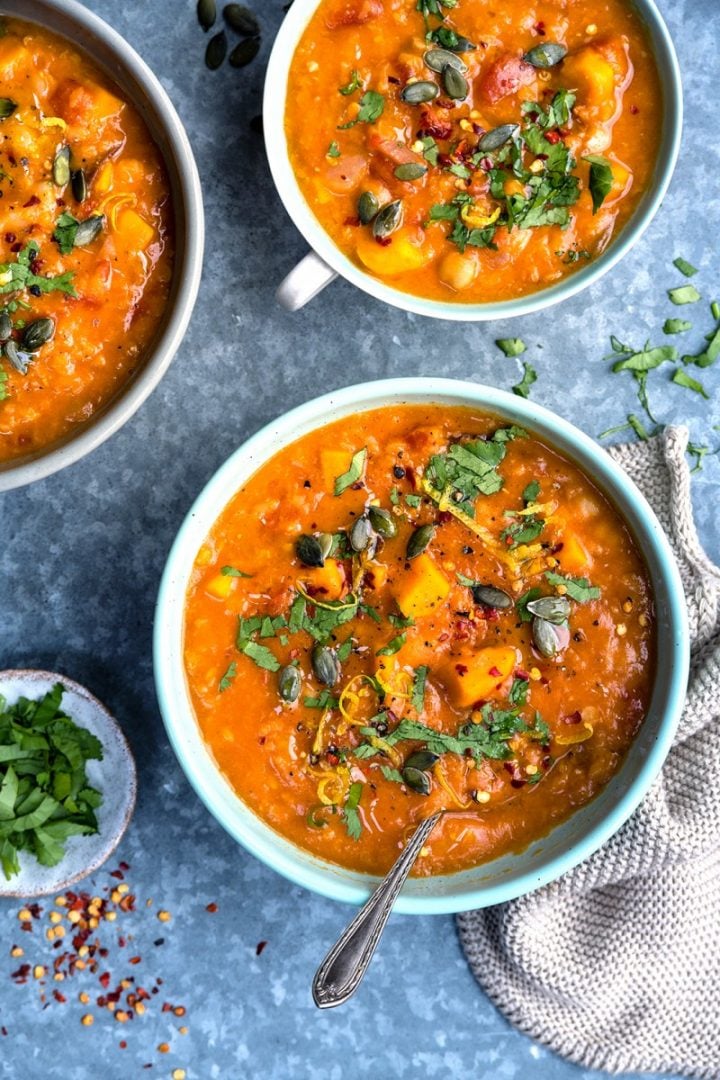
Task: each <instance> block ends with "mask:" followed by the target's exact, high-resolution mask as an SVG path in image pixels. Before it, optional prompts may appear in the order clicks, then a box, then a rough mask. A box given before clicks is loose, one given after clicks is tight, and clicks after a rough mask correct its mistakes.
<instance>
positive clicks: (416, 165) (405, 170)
mask: <svg viewBox="0 0 720 1080" xmlns="http://www.w3.org/2000/svg"><path fill="white" fill-rule="evenodd" d="M393 172H394V174H395V176H397V178H398V180H419V179H420V177H421V176H424V175H425V173H426V172H427V165H421V164H420V162H419V161H408V162H406V163H405V164H404V165H398V166H397V167H396V168H395V169H394V170H393Z"/></svg>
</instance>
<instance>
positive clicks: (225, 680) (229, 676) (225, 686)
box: [218, 660, 237, 694]
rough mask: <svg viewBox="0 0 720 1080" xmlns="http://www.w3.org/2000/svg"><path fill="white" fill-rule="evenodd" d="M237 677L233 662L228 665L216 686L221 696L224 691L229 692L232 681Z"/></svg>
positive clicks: (235, 666)
mask: <svg viewBox="0 0 720 1080" xmlns="http://www.w3.org/2000/svg"><path fill="white" fill-rule="evenodd" d="M236 675H237V663H236V662H235V661H234V660H233V661H232V663H231V664H230V665H229V667H228V669H227V671H226V672H225V674H224V675H223V677H222V679H221V680H220V683H219V685H218V690H219V691H220V693H221V694H224V693H225V691H226V690H229V689H230V687H231V686H232V683H233V679H234V678H235V676H236Z"/></svg>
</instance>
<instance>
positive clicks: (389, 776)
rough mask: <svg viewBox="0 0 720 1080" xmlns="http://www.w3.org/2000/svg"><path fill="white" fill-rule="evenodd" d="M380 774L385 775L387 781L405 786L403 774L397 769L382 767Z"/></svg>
mask: <svg viewBox="0 0 720 1080" xmlns="http://www.w3.org/2000/svg"><path fill="white" fill-rule="evenodd" d="M380 772H381V773H382V774H383V776H384V777H385V779H386V780H391V781H392V782H393V783H395V784H404V783H405V781H404V780H403V777H402V773H400V772H398V770H397V769H393V768H392V766H391V765H381V766H380Z"/></svg>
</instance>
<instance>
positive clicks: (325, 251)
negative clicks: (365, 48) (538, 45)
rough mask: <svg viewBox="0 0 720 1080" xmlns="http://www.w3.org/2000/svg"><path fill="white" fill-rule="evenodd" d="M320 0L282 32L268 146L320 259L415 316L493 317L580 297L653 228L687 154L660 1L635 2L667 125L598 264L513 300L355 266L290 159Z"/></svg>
mask: <svg viewBox="0 0 720 1080" xmlns="http://www.w3.org/2000/svg"><path fill="white" fill-rule="evenodd" d="M320 2H321V0H295V2H294V4H293V6H292V7H291V8H290V11H289V12H288V13H287V15H286V16H285V19H284V21H283V23H282V25H281V27H280V30H279V31H278V35H277V37H276V39H275V43H274V45H273V48H272V51H271V53H270V59H269V62H268V67H267V73H266V77H265V87H264V93H263V129H264V138H265V148H266V152H267V157H268V163H269V165H270V172H271V174H272V178H273V181H274V183H275V187H276V189H277V192H278V194H279V196H280V199H281V201H282V203H283V205H284V207H285V210H286V211H287V213H288V215H289V216H290V219H291V220H292V222H293V224H294V225H295V227H296V229H298V230H299V232H300V233H301V234H302V235H303V236H304V238H305V240H306V241H307V242H308V244H309V245H310V248H311V251H313V252H315V253H316V255H318V256H319V257H320V258H321V260H323V261H324V262H325V263H327V264H328V266H330V267H331V268H332V269H333V270H334V271H335V272H336V274H339V275H340V276H341V277H343V278H345V279H346V280H347V281H350V282H351V283H352V284H353V285H356V286H357V287H358V288H359V289H362V290H363V292H366V293H368V294H369V295H370V296H373V297H374V298H375V299H376V300H383V301H384V302H385V303H387V304H390V305H391V306H392V307H397V308H400V309H401V310H403V311H408V312H413V313H414V314H416V315H426V316H429V317H431V318H438V319H449V320H452V321H455V322H487V321H491V320H495V319H508V318H514V317H516V316H519V315H528V314H530V313H532V312H537V311H542V310H545V309H546V308H549V307H552V305H554V304H557V303H560V302H561V301H563V300H567V299H569V298H570V297H571V296H575V295H576V294H577V293H579V292H581V291H582V290H583V289H585V288H588V287H589V286H590V285H593V284H594V283H595V282H596V281H598V280H599V279H600V278H601V277H603V276H604V275H605V274H606V273H607V272H608V271H610V270H611V269H612V268H613V267H614V266H615V265H616V264H617V263H618V262H619V261H620V260H621V259H622V258H623V257H624V256H625V255H626V254H627V253H628V252H629V251H630V249H631V248H632V247H634V245H635V244H636V243H637V241H638V240H639V239H640V237H641V236H642V235H643V233H644V232H645V230H646V229H647V228H648V226H649V225H650V223H651V221H652V220H653V218H654V217H655V215H656V213H657V211H658V210H659V209H660V206H661V204H662V201H663V199H664V197H665V195H666V193H667V189H668V187H669V185H670V181H671V179H672V176H673V173H674V170H675V165H676V163H677V158H678V154H679V151H680V142H681V138H682V122H683V97H682V81H681V75H680V65H679V62H678V58H677V53H676V51H675V46H674V44H673V40H672V37H671V35H670V31H669V30H668V28H667V25H666V23H665V20H664V19H663V17H662V15H661V13H660V11H659V9H658V7H657V5H656V3H655V0H631V3H632V6H633V7H634V8H635V10H636V12H637V14H638V16H639V18H640V20H641V21H642V23H643V25H644V26H645V29H646V30H647V32H648V34H649V36H650V39H651V47H652V52H653V55H654V57H655V60H656V63H657V67H658V70H659V72H660V79H661V87H662V93H663V128H662V133H661V139H660V147H659V150H658V157H657V161H656V163H655V172H654V176H653V180H652V182H651V184H650V186H649V187H648V189H647V191H646V192H645V194H644V195H643V197H642V199H641V201H640V203H639V204H638V206H637V207H636V208H635V210H634V212H633V214H632V216H631V218H630V219H629V220H628V221H627V222H626V223H625V224H624V225H623V227H622V229H621V230H620V232H619V233H618V235H617V237H615V238H613V239H612V241H611V243H610V244H609V245H608V247H607V248H606V249H605V251H603V252H602V253H601V254H600V255H599V256H598V257H597V258H596V259H595V260H593V262H592V263H590V264H588V265H587V266H584V267H582V268H581V269H579V270H577V271H576V272H575V273H573V274H570V275H569V276H568V277H565V278H563V279H562V280H561V281H559V282H557V283H556V284H554V285H550V286H548V287H546V288H544V289H540V290H539V291H537V292H534V293H528V294H527V295H525V296H520V297H515V298H514V299H511V300H499V301H498V300H496V301H488V302H486V303H475V304H463V303H459V302H452V301H442V300H432V299H429V298H427V297H420V296H414V295H413V294H412V293H405V292H402V291H401V290H400V289H396V288H394V287H393V286H392V285H388V284H385V282H384V281H382V280H381V279H380V278H376V277H373V275H371V274H370V273H369V272H367V271H364V270H361V269H360V267H358V266H356V265H355V263H353V262H352V261H351V260H350V259H349V258H348V257H347V256H346V255H344V254H343V252H342V251H341V250H340V249H339V248H338V247H337V246H336V244H335V243H334V242H333V241H332V240H331V238H330V236H329V234H328V233H327V232H326V231H325V229H324V228H323V226H322V225H321V224H320V222H319V220H318V219H317V218H316V216H315V214H314V213H313V211H312V210H311V208H310V206H309V204H308V203H307V202H306V200H305V197H304V195H303V193H302V191H301V189H300V185H299V184H298V181H297V179H296V177H295V173H294V171H293V168H292V165H291V164H290V158H289V153H288V149H287V140H286V136H285V99H286V91H287V82H288V76H289V69H290V64H291V62H292V58H293V56H294V54H295V49H296V47H297V44H298V41H299V39H300V36H301V34H302V33H303V31H304V29H305V27H306V25H307V23H308V21H309V19H310V17H311V15H312V14H313V13H314V11H315V9H316V8H317V7H318V4H319V3H320Z"/></svg>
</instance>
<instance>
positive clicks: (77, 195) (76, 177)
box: [70, 169, 88, 203]
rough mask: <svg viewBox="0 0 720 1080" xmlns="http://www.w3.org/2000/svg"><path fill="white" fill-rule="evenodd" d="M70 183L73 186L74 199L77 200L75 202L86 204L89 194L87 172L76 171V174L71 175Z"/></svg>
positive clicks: (82, 170)
mask: <svg viewBox="0 0 720 1080" xmlns="http://www.w3.org/2000/svg"><path fill="white" fill-rule="evenodd" d="M70 182H71V184H72V193H73V199H74V200H75V202H78V203H83V202H85V200H86V199H87V193H88V186H87V177H86V176H85V170H84V169H75V171H74V172H72V173H70Z"/></svg>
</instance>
